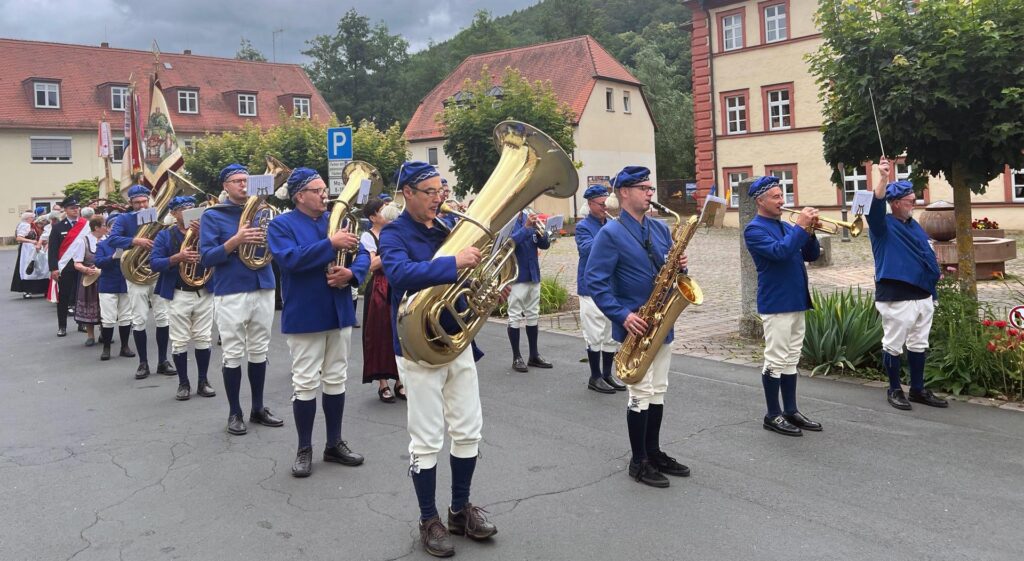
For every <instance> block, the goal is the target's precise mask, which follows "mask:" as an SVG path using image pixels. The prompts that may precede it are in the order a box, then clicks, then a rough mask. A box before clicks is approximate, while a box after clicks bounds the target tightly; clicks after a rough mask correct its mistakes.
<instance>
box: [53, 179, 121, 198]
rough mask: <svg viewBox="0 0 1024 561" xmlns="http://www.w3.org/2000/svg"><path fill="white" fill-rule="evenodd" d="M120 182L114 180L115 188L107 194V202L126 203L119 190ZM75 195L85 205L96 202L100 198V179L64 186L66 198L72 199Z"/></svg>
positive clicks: (84, 180)
mask: <svg viewBox="0 0 1024 561" xmlns="http://www.w3.org/2000/svg"><path fill="white" fill-rule="evenodd" d="M119 185H120V182H119V181H117V180H116V179H115V180H114V187H113V188H112V189H110V192H109V193H107V200H108V201H110V202H114V203H124V202H125V200H124V197H122V196H121V192H120V190H119V189H118V187H119ZM71 195H75V196H77V197H78V200H79V201H80V202H81V203H82V204H83V205H84V204H86V203H88V202H90V201H94V200H96V199H97V198H98V197H99V196H100V179H99V178H98V177H93V178H92V179H82V180H80V181H76V182H74V183H68V184H67V185H65V186H64V196H65V197H70V196H71Z"/></svg>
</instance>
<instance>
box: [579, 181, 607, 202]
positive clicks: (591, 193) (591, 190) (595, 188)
mask: <svg viewBox="0 0 1024 561" xmlns="http://www.w3.org/2000/svg"><path fill="white" fill-rule="evenodd" d="M607 196H608V188H607V187H605V186H604V185H591V186H590V187H587V190H586V191H584V192H583V198H584V199H587V200H588V201H589V200H590V199H596V198H597V197H607Z"/></svg>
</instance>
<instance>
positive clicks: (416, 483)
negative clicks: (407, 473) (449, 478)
mask: <svg viewBox="0 0 1024 561" xmlns="http://www.w3.org/2000/svg"><path fill="white" fill-rule="evenodd" d="M412 486H413V488H414V489H416V500H417V502H419V503H420V520H429V519H431V518H434V517H436V516H437V505H436V504H435V503H434V495H435V493H436V492H437V466H434V467H432V468H430V469H421V470H420V471H419V473H415V472H414V473H413V474H412Z"/></svg>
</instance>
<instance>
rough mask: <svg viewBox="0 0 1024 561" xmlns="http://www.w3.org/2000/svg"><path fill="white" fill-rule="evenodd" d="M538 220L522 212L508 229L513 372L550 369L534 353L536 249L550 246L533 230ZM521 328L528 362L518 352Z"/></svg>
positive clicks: (537, 277)
mask: <svg viewBox="0 0 1024 561" xmlns="http://www.w3.org/2000/svg"><path fill="white" fill-rule="evenodd" d="M538 220H539V219H538V217H537V215H536V214H535V213H533V212H528V211H525V210H524V211H523V212H520V213H519V215H518V216H517V217H516V222H515V226H513V230H512V241H514V242H516V262H518V263H519V277H518V278H516V280H515V281H514V282H513V283H512V285H511V290H510V291H509V294H508V340H509V343H511V345H512V369H513V370H515V371H516V372H527V371H529V368H527V366H533V367H535V368H551V363H550V362H548V361H547V360H545V359H544V357H542V356H540V352H539V351H538V350H537V338H538V336H539V332H540V330H539V328H538V327H537V323H538V322H539V319H540V260H539V259H538V251H537V250H538V249H548V248H549V247H551V240H550V236H549V235H548V233H547V231H546V230H545V231H542V232H538V231H537V225H538ZM523 325H525V326H526V340H527V342H528V344H529V346H530V359H529V360H527V361H525V362H524V361H523V355H522V354H520V351H519V334H520V331H519V330H520V328H521V327H523Z"/></svg>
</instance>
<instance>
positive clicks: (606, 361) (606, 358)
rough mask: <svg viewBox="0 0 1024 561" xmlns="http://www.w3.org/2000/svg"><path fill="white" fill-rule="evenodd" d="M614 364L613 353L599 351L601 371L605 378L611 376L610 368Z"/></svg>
mask: <svg viewBox="0 0 1024 561" xmlns="http://www.w3.org/2000/svg"><path fill="white" fill-rule="evenodd" d="M614 366H615V353H606V352H604V351H601V373H602V374H603V375H604V377H605V378H611V377H612V375H613V372H612V368H613V367H614Z"/></svg>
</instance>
